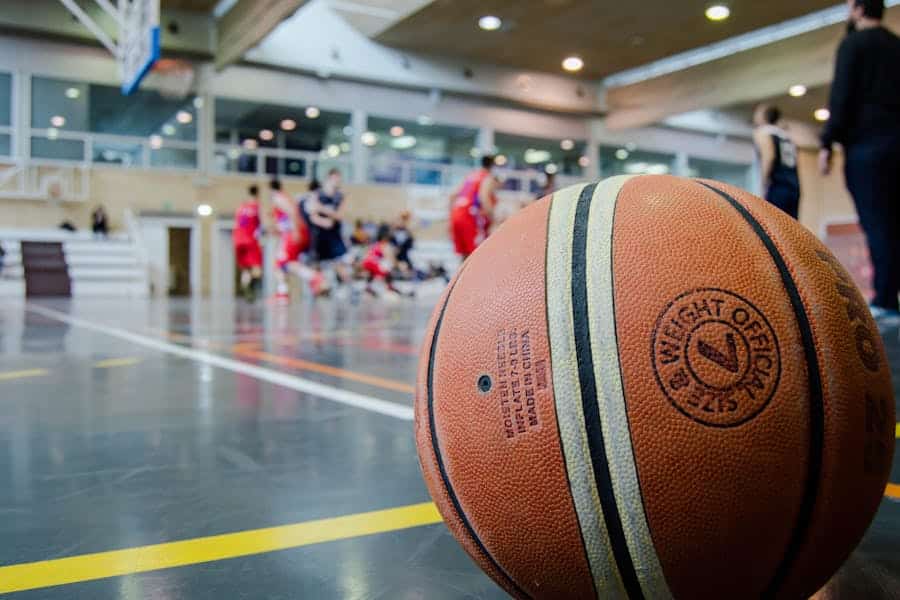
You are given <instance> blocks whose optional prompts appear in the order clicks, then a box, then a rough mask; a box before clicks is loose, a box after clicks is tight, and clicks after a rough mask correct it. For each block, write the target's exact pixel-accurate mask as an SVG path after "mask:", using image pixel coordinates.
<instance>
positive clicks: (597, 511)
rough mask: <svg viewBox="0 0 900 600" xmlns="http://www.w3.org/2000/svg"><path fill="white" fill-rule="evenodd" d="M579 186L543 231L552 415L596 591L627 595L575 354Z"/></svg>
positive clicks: (556, 199)
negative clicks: (596, 469) (590, 443)
mask: <svg viewBox="0 0 900 600" xmlns="http://www.w3.org/2000/svg"><path fill="white" fill-rule="evenodd" d="M584 187H585V186H573V187H570V188H566V189H564V190H562V191H559V192H556V193H555V194H554V195H553V203H552V205H551V207H550V224H549V230H548V232H547V323H548V326H549V329H550V360H551V364H552V373H553V389H554V390H555V391H556V393H555V394H554V396H555V397H554V401H555V403H556V418H557V421H558V423H559V430H560V438H561V440H562V446H563V454H564V457H565V461H566V472H567V474H568V477H569V487H570V489H571V492H572V498H573V500H574V502H575V511H576V513H577V514H578V522H579V524H580V526H581V536H582V539H583V540H584V545H585V551H586V553H587V558H588V562H589V564H590V567H591V574H592V575H593V577H594V585H595V587H596V589H597V594H598V597H600V598H611V599H617V598H626V597H627V595H626V593H625V589H624V587H623V585H622V581H621V579H620V577H619V573H618V569H617V568H616V561H615V559H614V557H613V555H612V551H611V549H610V543H609V535H608V533H607V530H606V525H605V523H604V520H603V510H602V508H601V505H600V499H599V496H598V493H597V485H596V483H595V479H594V469H593V467H592V465H591V456H590V449H589V447H588V440H587V432H586V431H585V427H584V413H583V412H582V407H581V387H580V384H579V379H578V360H577V358H576V356H575V336H574V325H573V314H572V237H573V226H574V223H575V209H576V206H577V204H578V198H579V196H580V195H581V192H582V190H583V189H584ZM607 265H609V262H607ZM563 390H565V391H563ZM629 449H630V444H629ZM629 451H630V450H629ZM642 518H643V515H642Z"/></svg>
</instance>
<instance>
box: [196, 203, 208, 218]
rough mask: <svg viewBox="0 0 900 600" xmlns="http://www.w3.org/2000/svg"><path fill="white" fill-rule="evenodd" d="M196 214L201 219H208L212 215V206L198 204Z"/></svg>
mask: <svg viewBox="0 0 900 600" xmlns="http://www.w3.org/2000/svg"><path fill="white" fill-rule="evenodd" d="M197 214H198V215H200V216H201V217H208V216H209V215H211V214H212V206H210V205H209V204H200V205H198V206H197Z"/></svg>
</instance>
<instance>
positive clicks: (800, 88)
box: [788, 85, 806, 98]
mask: <svg viewBox="0 0 900 600" xmlns="http://www.w3.org/2000/svg"><path fill="white" fill-rule="evenodd" d="M788 94H790V95H791V96H793V97H794V98H799V97H801V96H805V95H806V86H805V85H792V86H791V87H790V89H789V90H788Z"/></svg>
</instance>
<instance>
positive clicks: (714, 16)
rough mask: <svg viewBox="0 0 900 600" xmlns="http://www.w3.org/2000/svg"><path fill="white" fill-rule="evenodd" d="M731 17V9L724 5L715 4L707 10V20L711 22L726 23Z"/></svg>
mask: <svg viewBox="0 0 900 600" xmlns="http://www.w3.org/2000/svg"><path fill="white" fill-rule="evenodd" d="M730 16H731V9H730V8H728V7H727V6H725V5H724V4H713V5H712V6H710V7H709V8H707V9H706V18H707V19H709V20H710V21H724V20H725V19H727V18H728V17H730Z"/></svg>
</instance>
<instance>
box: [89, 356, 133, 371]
mask: <svg viewBox="0 0 900 600" xmlns="http://www.w3.org/2000/svg"><path fill="white" fill-rule="evenodd" d="M139 362H141V359H139V358H107V359H106V360H101V361H97V362H95V363H94V368H95V369H112V368H114V367H130V366H131V365H136V364H138V363H139Z"/></svg>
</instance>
